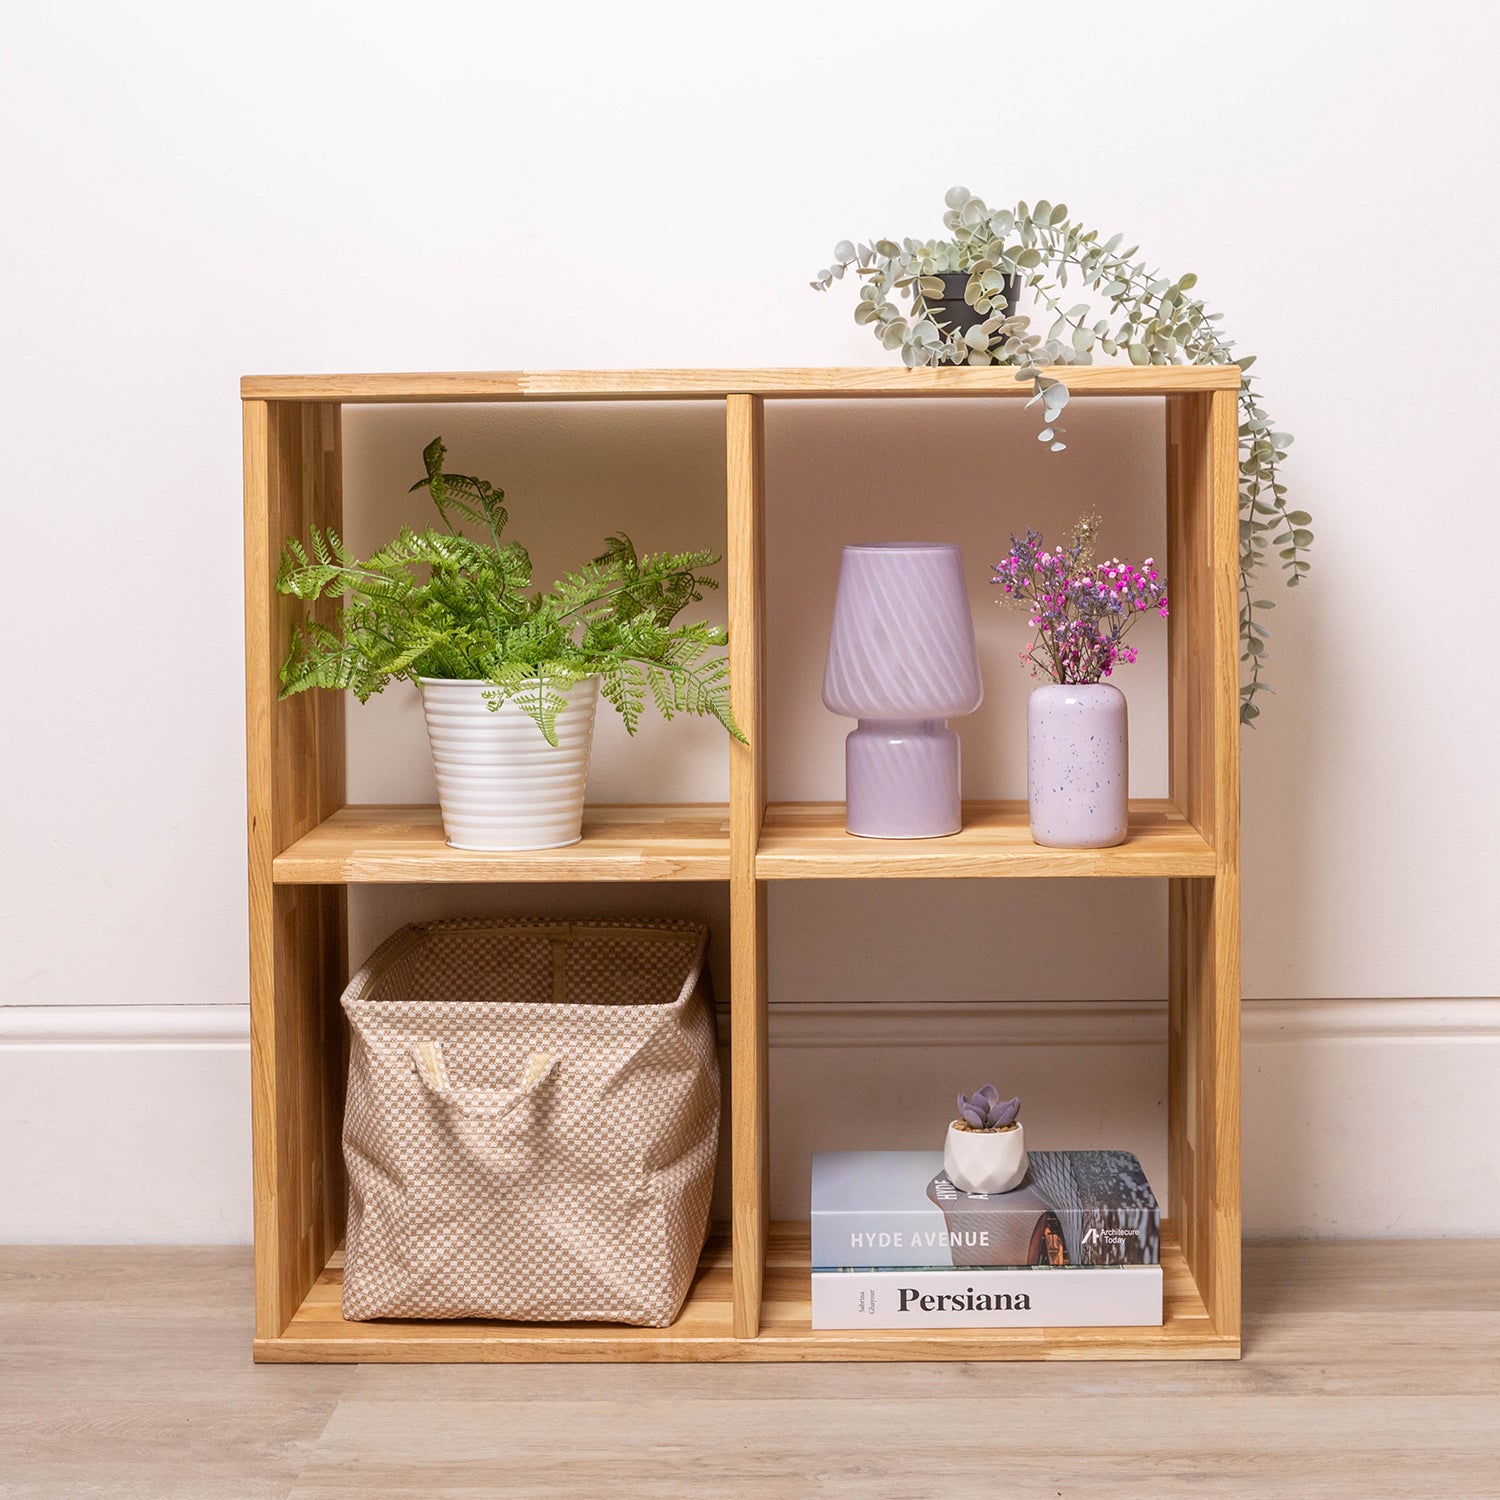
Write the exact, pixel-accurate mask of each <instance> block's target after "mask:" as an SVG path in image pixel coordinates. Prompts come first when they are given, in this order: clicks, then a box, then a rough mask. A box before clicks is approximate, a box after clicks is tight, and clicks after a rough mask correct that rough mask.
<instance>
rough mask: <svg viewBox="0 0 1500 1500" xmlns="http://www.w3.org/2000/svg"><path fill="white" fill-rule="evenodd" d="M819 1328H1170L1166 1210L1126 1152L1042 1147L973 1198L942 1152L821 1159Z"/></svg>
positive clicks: (815, 1307)
mask: <svg viewBox="0 0 1500 1500" xmlns="http://www.w3.org/2000/svg"><path fill="white" fill-rule="evenodd" d="M812 1264H813V1271H812V1326H813V1327H814V1328H1039V1327H1052V1328H1066V1327H1096V1326H1098V1327H1131V1326H1143V1325H1156V1326H1159V1325H1160V1323H1161V1320H1162V1284H1161V1215H1160V1210H1159V1209H1158V1207H1157V1203H1156V1196H1155V1194H1153V1193H1152V1191H1151V1187H1150V1184H1149V1183H1148V1182H1147V1181H1146V1177H1145V1174H1144V1173H1143V1172H1142V1171H1141V1164H1140V1162H1139V1161H1137V1160H1136V1158H1135V1157H1134V1156H1133V1155H1131V1153H1130V1152H1128V1151H1033V1152H1031V1153H1030V1166H1029V1168H1028V1170H1027V1173H1026V1177H1025V1179H1024V1180H1023V1181H1022V1183H1021V1185H1020V1186H1019V1187H1017V1188H1015V1189H1013V1190H1012V1191H1011V1192H1008V1193H991V1194H985V1193H965V1192H960V1191H959V1189H957V1188H956V1187H954V1186H953V1184H952V1183H951V1182H950V1181H949V1180H948V1178H947V1176H946V1175H945V1173H944V1172H943V1158H942V1153H941V1152H930V1151H833V1152H820V1153H819V1154H818V1155H816V1156H814V1157H813V1176H812Z"/></svg>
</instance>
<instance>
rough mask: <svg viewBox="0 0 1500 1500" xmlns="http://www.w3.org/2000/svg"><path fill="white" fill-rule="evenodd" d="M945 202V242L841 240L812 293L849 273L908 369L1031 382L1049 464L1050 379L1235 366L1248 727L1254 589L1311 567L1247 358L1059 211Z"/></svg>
mask: <svg viewBox="0 0 1500 1500" xmlns="http://www.w3.org/2000/svg"><path fill="white" fill-rule="evenodd" d="M945 202H946V204H947V211H946V213H944V215H943V224H944V226H945V228H946V229H947V230H948V236H949V237H948V238H947V239H941V240H938V239H933V240H913V239H905V240H902V241H901V242H900V243H899V244H898V243H897V242H896V241H894V240H889V239H878V240H874V241H873V242H871V243H869V244H864V243H860V244H856V243H855V242H854V241H852V240H841V241H840V242H839V244H838V245H837V246H836V247H835V249H834V258H833V261H832V263H831V264H830V265H829V266H828V267H827V268H825V269H824V270H822V271H819V272H818V275H817V277H816V278H815V279H814V281H813V283H812V284H813V286H814V287H815V288H817V289H818V290H820V291H826V290H827V289H828V288H829V287H830V286H832V285H833V283H834V282H835V281H839V280H842V279H843V277H844V276H845V275H846V274H848V273H852V274H853V276H854V277H855V278H856V279H857V280H858V281H859V283H860V290H859V300H858V301H857V303H856V304H855V308H854V319H855V322H857V323H860V324H863V325H866V326H868V327H869V328H870V329H871V331H872V332H873V333H874V334H875V335H876V337H877V338H879V340H880V342H881V344H882V345H883V346H884V347H885V348H887V349H891V350H896V349H899V350H900V351H901V358H902V361H903V363H905V364H906V365H908V366H912V367H916V366H919V365H938V364H968V365H989V364H1004V365H1013V366H1015V367H1016V378H1017V379H1018V380H1029V381H1031V382H1032V386H1033V389H1034V395H1033V396H1032V399H1031V401H1030V402H1028V405H1036V404H1038V403H1040V405H1041V408H1042V413H1041V414H1042V429H1041V431H1040V432H1039V433H1038V439H1039V440H1040V441H1043V442H1045V443H1047V444H1048V446H1049V448H1050V449H1051V451H1053V452H1061V451H1062V450H1063V449H1064V448H1065V447H1066V442H1065V440H1064V429H1063V427H1062V426H1061V425H1060V423H1059V421H1058V418H1059V417H1060V416H1061V414H1062V411H1063V408H1064V407H1066V406H1067V404H1068V389H1067V384H1066V376H1064V375H1060V374H1057V373H1052V372H1055V371H1057V370H1058V369H1059V368H1061V367H1066V366H1068V365H1078V364H1091V363H1092V362H1093V360H1094V357H1095V355H1096V354H1102V355H1104V356H1105V357H1107V358H1118V357H1121V356H1123V357H1124V358H1126V359H1128V360H1129V361H1130V362H1131V363H1132V364H1136V365H1166V364H1193V365H1206V364H1237V365H1238V366H1239V369H1240V390H1239V413H1240V420H1239V499H1240V505H1239V512H1240V542H1239V550H1240V557H1239V562H1240V602H1239V617H1240V644H1241V654H1240V661H1241V663H1242V666H1243V671H1242V673H1241V683H1240V721H1241V722H1242V723H1247V724H1248V723H1253V721H1254V720H1255V719H1256V718H1258V717H1259V715H1260V708H1259V706H1258V705H1257V704H1256V702H1255V699H1256V697H1257V696H1258V695H1259V694H1260V693H1263V692H1270V691H1271V689H1270V687H1269V685H1268V684H1267V683H1266V682H1265V681H1264V680H1263V678H1262V675H1261V671H1262V666H1263V664H1264V661H1265V658H1266V655H1267V651H1266V639H1267V636H1268V634H1269V632H1268V631H1267V629H1266V626H1265V624H1264V622H1263V619H1262V618H1259V617H1260V616H1261V612H1262V611H1265V610H1269V609H1272V608H1274V604H1273V602H1272V601H1271V600H1269V599H1260V598H1257V597H1256V595H1255V587H1254V586H1255V582H1256V578H1257V575H1258V574H1259V573H1260V571H1261V569H1262V567H1263V566H1264V564H1265V562H1266V558H1267V553H1268V549H1270V548H1275V549H1276V553H1277V559H1278V561H1279V562H1280V563H1281V567H1282V570H1283V572H1284V573H1285V574H1286V582H1287V586H1288V587H1295V586H1296V584H1297V583H1298V582H1300V580H1301V578H1302V576H1303V575H1304V574H1305V573H1307V572H1308V570H1309V569H1310V567H1311V564H1310V563H1309V562H1308V560H1307V550H1308V548H1309V547H1310V546H1311V545H1312V541H1313V533H1312V531H1311V529H1310V528H1311V522H1312V518H1311V516H1309V515H1308V514H1307V512H1306V511H1301V510H1289V509H1288V508H1287V501H1286V496H1287V487H1286V485H1285V484H1284V483H1283V482H1282V480H1281V474H1280V467H1279V466H1280V465H1281V464H1282V462H1283V461H1284V460H1285V458H1286V453H1287V449H1288V448H1289V447H1290V446H1291V442H1292V437H1291V434H1290V433H1288V432H1282V431H1279V430H1277V429H1276V427H1275V424H1274V423H1273V422H1272V420H1271V417H1270V415H1269V414H1268V413H1267V412H1266V410H1265V408H1264V407H1263V406H1262V405H1261V403H1260V398H1259V395H1258V393H1257V391H1256V388H1255V377H1254V376H1252V375H1251V374H1250V373H1249V372H1250V367H1251V366H1252V365H1253V364H1254V363H1255V357H1254V355H1246V356H1244V357H1236V356H1235V354H1234V345H1233V343H1232V341H1230V340H1229V339H1226V338H1225V337H1224V336H1223V335H1222V334H1221V333H1220V332H1219V331H1218V328H1217V326H1216V325H1217V324H1218V323H1219V321H1220V319H1221V318H1222V316H1223V315H1222V314H1221V313H1211V312H1209V311H1208V310H1207V309H1206V308H1205V306H1204V304H1203V302H1202V300H1201V299H1200V298H1198V297H1195V296H1194V295H1192V293H1193V288H1194V287H1195V286H1196V285H1197V277H1195V276H1193V275H1192V274H1191V273H1189V274H1186V275H1182V276H1178V277H1175V278H1171V277H1166V276H1163V275H1161V274H1160V273H1159V272H1158V271H1156V270H1153V269H1151V268H1150V267H1149V266H1148V265H1147V263H1146V262H1145V261H1144V260H1141V259H1139V258H1138V253H1139V247H1138V246H1134V245H1132V246H1130V247H1129V248H1127V249H1121V241H1122V238H1123V237H1122V236H1121V235H1118V234H1116V235H1112V236H1111V237H1110V238H1109V239H1107V240H1103V241H1102V242H1101V240H1100V236H1099V233H1098V231H1097V230H1093V229H1086V228H1085V227H1084V226H1083V225H1082V224H1081V223H1079V222H1078V221H1077V220H1076V219H1072V218H1070V217H1069V216H1068V210H1067V206H1066V204H1062V203H1058V204H1052V203H1049V202H1047V201H1046V200H1045V199H1044V200H1042V201H1041V202H1039V203H1036V204H1035V205H1032V206H1028V205H1027V204H1026V203H1024V202H1023V203H1018V204H1016V206H1015V207H1014V208H1001V209H991V208H989V207H987V206H986V205H985V203H984V202H983V200H982V199H979V198H976V197H975V196H974V195H973V194H972V193H970V192H969V190H968V189H967V188H963V187H955V188H950V189H949V190H948V194H947V197H946V199H945ZM953 271H963V272H967V273H968V277H969V280H968V284H967V286H966V288H965V291H964V301H965V302H966V303H967V304H968V306H969V307H971V308H972V309H973V310H974V311H973V321H972V322H971V323H970V324H969V326H967V327H959V326H957V325H956V324H953V323H951V322H949V321H948V320H947V319H946V318H945V317H944V315H943V312H942V310H941V308H940V307H939V306H937V305H936V304H937V299H939V298H940V297H941V296H942V294H943V283H942V281H941V280H940V279H939V278H940V276H941V274H942V273H944V272H953ZM1017 277H1019V278H1020V279H1021V280H1022V281H1023V282H1024V284H1025V286H1026V288H1027V289H1028V290H1029V291H1030V293H1031V295H1032V298H1033V300H1034V301H1035V303H1036V304H1037V306H1038V307H1039V308H1041V309H1044V310H1045V311H1046V312H1047V313H1050V314H1051V316H1052V322H1051V324H1050V326H1049V327H1048V329H1047V331H1046V334H1045V336H1044V335H1042V334H1040V333H1035V332H1033V331H1032V326H1031V318H1030V316H1028V315H1026V314H1023V313H1020V312H1018V311H1017V310H1016V306H1015V300H1014V297H1013V295H1008V294H1010V293H1012V292H1013V289H1014V286H1015V281H1014V278H1017ZM1070 281H1071V282H1072V283H1073V284H1074V285H1076V287H1077V288H1078V289H1079V291H1082V292H1087V293H1090V294H1092V296H1091V298H1090V299H1088V300H1081V301H1076V302H1070V300H1069V299H1068V298H1066V297H1065V296H1064V295H1063V294H1064V292H1066V291H1067V289H1068V286H1069V283H1070ZM898 298H901V299H903V300H904V301H905V303H906V304H907V305H906V307H905V308H903V307H902V306H901V305H900V303H899V302H898V300H897V299H898Z"/></svg>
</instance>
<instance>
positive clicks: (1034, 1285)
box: [812, 1266, 1162, 1328]
mask: <svg viewBox="0 0 1500 1500" xmlns="http://www.w3.org/2000/svg"><path fill="white" fill-rule="evenodd" d="M1161 1309H1162V1283H1161V1267H1160V1266H1116V1267H1112V1268H1108V1269H1101V1270H1098V1271H1094V1272H1089V1271H1084V1270H1074V1271H1058V1270H1052V1269H1049V1268H1046V1267H1037V1266H1024V1267H1019V1268H1017V1267H1012V1268H1010V1269H1007V1270H989V1271H973V1270H969V1271H955V1270H953V1269H952V1268H951V1267H906V1268H901V1269H893V1270H885V1271H814V1272H813V1273H812V1326H813V1327H814V1328H1049V1327H1050V1328H1128V1327H1160V1326H1161V1320H1162V1311H1161Z"/></svg>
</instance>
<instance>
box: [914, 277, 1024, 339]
mask: <svg viewBox="0 0 1500 1500" xmlns="http://www.w3.org/2000/svg"><path fill="white" fill-rule="evenodd" d="M939 279H940V280H941V281H942V283H943V295H942V296H941V297H926V298H924V299H923V300H924V301H925V302H926V303H927V306H928V308H929V309H930V310H931V311H932V312H934V313H936V314H937V316H938V317H940V318H941V319H942V320H943V326H944V328H945V329H949V328H956V329H958V331H959V332H960V333H967V332H968V330H969V329H971V328H973V327H974V326H975V324H977V323H983V322H984V321H985V319H987V318H1008V317H1010V316H1011V315H1012V314H1013V313H1014V312H1015V310H1016V308H1017V306H1018V305H1019V304H1020V301H1021V277H1020V274H1019V273H1017V274H1016V275H1014V276H1007V277H1006V278H1005V291H1004V293H1003V295H1002V294H1000V293H994V292H992V293H991V294H990V302H991V303H992V304H993V305H992V306H991V308H990V311H989V312H987V313H982V312H976V311H975V310H974V309H973V308H972V307H970V306H969V304H968V303H967V302H965V301H964V288H965V287H966V286H968V284H969V273H968V272H967V271H942V272H940V273H939Z"/></svg>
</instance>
